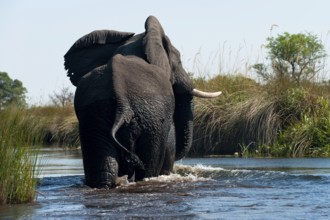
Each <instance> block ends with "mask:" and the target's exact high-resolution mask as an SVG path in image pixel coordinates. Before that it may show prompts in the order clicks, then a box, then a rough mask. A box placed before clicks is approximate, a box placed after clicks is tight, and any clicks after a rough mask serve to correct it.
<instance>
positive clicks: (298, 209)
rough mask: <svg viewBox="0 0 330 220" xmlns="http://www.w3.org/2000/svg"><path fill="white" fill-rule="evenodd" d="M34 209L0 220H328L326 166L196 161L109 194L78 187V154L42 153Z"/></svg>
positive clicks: (12, 209) (7, 211)
mask: <svg viewBox="0 0 330 220" xmlns="http://www.w3.org/2000/svg"><path fill="white" fill-rule="evenodd" d="M43 158H44V162H45V163H46V164H47V166H43V172H42V173H41V176H42V178H41V179H40V185H39V186H38V196H37V199H36V202H34V203H32V204H28V205H26V204H25V205H14V206H5V207H0V218H1V219H330V196H329V193H330V187H329V185H330V159H243V158H194V159H184V160H182V161H179V162H178V163H176V166H175V172H174V174H172V175H170V176H162V177H158V178H151V179H146V180H144V181H142V182H138V183H125V181H124V182H123V184H122V185H121V186H119V187H117V188H115V189H112V190H99V189H91V188H89V187H86V186H85V185H84V184H83V171H82V161H81V154H80V152H79V151H63V150H59V149H54V150H48V151H45V152H44V156H43Z"/></svg>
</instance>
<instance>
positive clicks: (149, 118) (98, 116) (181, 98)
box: [64, 16, 221, 188]
mask: <svg viewBox="0 0 330 220" xmlns="http://www.w3.org/2000/svg"><path fill="white" fill-rule="evenodd" d="M64 58H65V64H64V65H65V69H66V70H67V71H68V76H69V77H70V80H71V82H72V84H73V85H75V86H76V87H77V89H76V93H75V99H74V106H75V111H76V114H77V117H78V120H79V132H80V140H81V149H82V153H83V164H84V172H85V181H86V184H87V185H89V186H90V187H97V188H111V187H115V185H116V179H117V178H118V177H120V176H123V175H128V176H129V177H132V176H133V177H135V180H142V179H143V178H145V177H153V176H158V175H162V174H169V173H170V172H171V171H172V169H173V164H174V161H175V160H179V159H181V158H183V157H184V156H185V155H186V154H187V152H188V151H189V149H190V146H191V142H192V136H193V96H198V97H204V98H212V97H216V96H218V95H220V94H221V92H216V93H205V92H202V91H199V90H197V89H194V86H193V84H192V81H191V80H190V78H189V75H188V74H187V73H186V72H185V70H184V69H183V67H182V64H181V60H180V53H179V51H178V50H177V49H176V48H175V47H173V46H172V44H171V42H170V40H169V38H168V37H167V36H166V35H165V33H164V30H163V28H162V26H161V25H160V23H159V21H158V20H157V19H156V18H155V17H153V16H150V17H148V19H147V20H146V23H145V32H143V33H141V34H137V35H134V34H133V33H128V32H118V31H111V30H100V31H93V32H91V33H89V34H87V35H85V36H83V37H82V38H80V39H79V40H77V41H76V42H75V43H74V44H73V46H72V47H71V48H70V49H69V51H68V52H67V53H66V54H65V56H64Z"/></svg>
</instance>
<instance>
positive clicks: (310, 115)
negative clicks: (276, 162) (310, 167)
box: [274, 95, 330, 157]
mask: <svg viewBox="0 0 330 220" xmlns="http://www.w3.org/2000/svg"><path fill="white" fill-rule="evenodd" d="M307 99H309V98H308V95H306V96H305V99H304V100H305V102H306V101H307ZM298 102H300V101H298ZM309 104H312V103H309ZM298 108H299V106H298ZM329 134H330V105H329V100H327V99H325V98H323V97H317V98H316V99H315V103H313V104H312V105H311V106H310V108H309V109H307V108H301V111H300V118H299V119H296V120H295V121H293V122H292V123H290V124H289V126H288V127H287V129H285V130H283V131H281V132H280V133H279V138H278V141H277V142H276V143H275V144H274V149H275V150H274V154H275V156H278V155H285V156H291V157H301V156H328V154H329V151H328V150H329V147H330V135H329ZM276 149H277V150H276Z"/></svg>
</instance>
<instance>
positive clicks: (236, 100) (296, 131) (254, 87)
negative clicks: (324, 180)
mask: <svg viewBox="0 0 330 220" xmlns="http://www.w3.org/2000/svg"><path fill="white" fill-rule="evenodd" d="M195 84H196V85H197V87H199V88H205V89H212V90H222V91H224V95H223V97H221V98H219V99H217V100H200V99H198V100H196V106H195V133H194V142H193V147H192V150H191V151H190V155H191V156H197V155H198V156H200V155H205V154H234V153H235V152H238V153H239V154H241V155H243V156H263V157H264V156H266V157H269V156H271V157H304V156H315V157H329V156H330V147H329V143H330V107H329V97H330V93H329V89H328V88H329V86H328V85H326V84H325V83H311V82H305V83H304V84H302V85H299V86H297V85H294V84H291V83H290V82H289V81H283V82H271V83H269V84H267V85H260V84H258V83H256V82H255V81H253V80H251V79H248V78H244V77H241V76H217V77H215V78H213V79H210V80H202V79H197V80H195Z"/></svg>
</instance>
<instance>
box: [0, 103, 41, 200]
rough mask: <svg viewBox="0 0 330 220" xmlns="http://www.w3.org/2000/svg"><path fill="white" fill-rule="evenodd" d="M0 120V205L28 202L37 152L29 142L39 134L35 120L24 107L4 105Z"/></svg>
mask: <svg viewBox="0 0 330 220" xmlns="http://www.w3.org/2000/svg"><path fill="white" fill-rule="evenodd" d="M0 121H1V124H0V177H1V179H0V205H1V204H12V203H25V202H30V201H32V200H33V199H34V197H35V193H36V191H35V189H36V184H37V183H36V179H35V176H36V174H37V170H36V163H37V156H38V153H37V152H36V151H32V150H31V146H33V145H34V146H35V145H37V144H39V143H40V140H41V138H42V132H40V131H41V129H40V127H39V126H40V123H39V120H38V119H37V118H35V117H34V116H31V115H30V114H27V111H26V110H22V109H16V108H8V109H6V110H2V111H0Z"/></svg>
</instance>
